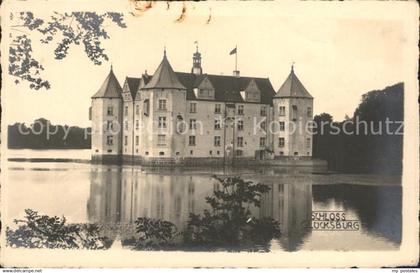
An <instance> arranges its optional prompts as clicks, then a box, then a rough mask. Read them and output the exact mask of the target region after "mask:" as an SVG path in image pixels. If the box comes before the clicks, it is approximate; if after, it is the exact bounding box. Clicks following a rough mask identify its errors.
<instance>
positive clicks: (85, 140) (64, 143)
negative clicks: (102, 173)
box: [7, 118, 91, 149]
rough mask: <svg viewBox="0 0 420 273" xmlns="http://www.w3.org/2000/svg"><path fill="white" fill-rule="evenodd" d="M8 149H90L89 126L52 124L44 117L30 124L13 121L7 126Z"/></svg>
mask: <svg viewBox="0 0 420 273" xmlns="http://www.w3.org/2000/svg"><path fill="white" fill-rule="evenodd" d="M7 133H8V143H7V144H8V147H9V148H10V149H90V145H91V136H90V128H80V127H77V126H67V125H64V126H62V125H53V124H51V123H50V121H49V120H46V119H44V118H40V119H37V120H35V121H34V122H33V124H31V125H30V126H27V125H25V124H24V123H15V124H13V125H9V126H8V132H7Z"/></svg>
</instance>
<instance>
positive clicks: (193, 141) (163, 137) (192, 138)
mask: <svg viewBox="0 0 420 273" xmlns="http://www.w3.org/2000/svg"><path fill="white" fill-rule="evenodd" d="M135 139H136V140H135V141H136V145H139V136H136V138H135ZM157 140H158V141H157V145H158V146H165V145H166V135H158V139H157ZM113 142H114V138H113V136H107V145H108V146H112V145H113V144H114V143H113ZM236 143H237V147H243V146H244V139H243V137H238V138H237V140H236ZM124 145H128V136H125V137H124ZM188 145H189V146H195V145H196V137H195V136H189V139H188ZM265 145H266V138H265V137H261V138H260V147H265ZM284 145H285V140H284V137H279V142H278V147H279V148H284ZM214 146H215V147H220V146H221V137H220V136H215V137H214ZM306 148H311V139H310V138H307V139H306Z"/></svg>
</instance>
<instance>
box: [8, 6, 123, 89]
mask: <svg viewBox="0 0 420 273" xmlns="http://www.w3.org/2000/svg"><path fill="white" fill-rule="evenodd" d="M10 20H11V21H12V22H13V23H14V24H13V25H12V28H11V30H12V32H11V34H10V36H11V40H12V42H11V44H10V47H9V74H10V75H12V76H14V77H15V78H16V79H15V83H16V84H18V83H20V82H21V81H27V82H29V87H30V88H31V89H35V90H39V89H41V88H46V89H49V88H50V87H51V85H50V83H49V81H48V80H46V79H44V78H43V77H42V76H41V72H42V71H43V70H44V67H43V66H42V65H41V63H40V62H39V61H38V60H36V59H35V57H34V56H33V51H32V39H33V38H34V36H36V35H34V32H36V33H38V34H40V38H39V41H40V42H41V43H44V44H50V43H52V42H57V47H56V48H55V50H54V57H55V59H57V60H61V59H63V58H65V57H66V56H67V54H68V51H69V48H70V47H71V46H79V45H83V47H84V51H85V53H86V55H87V57H88V58H89V59H90V60H91V61H92V62H93V63H94V64H95V65H100V64H102V62H103V61H104V60H105V61H107V60H108V56H107V55H106V53H105V50H104V48H102V45H101V41H102V40H104V39H109V38H110V36H109V35H108V32H107V31H106V27H105V22H112V23H114V24H116V25H117V26H119V27H121V28H125V27H126V24H125V23H124V21H123V14H122V13H116V12H106V13H102V14H98V13H96V12H71V13H67V12H66V13H58V12H54V14H53V15H51V16H50V17H49V20H48V21H45V20H44V19H41V18H38V17H36V16H34V14H33V13H32V12H19V13H11V14H10Z"/></svg>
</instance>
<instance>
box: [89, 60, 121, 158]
mask: <svg viewBox="0 0 420 273" xmlns="http://www.w3.org/2000/svg"><path fill="white" fill-rule="evenodd" d="M122 105H123V102H122V88H121V86H120V84H119V82H118V80H117V78H116V77H115V74H114V71H113V70H112V66H111V70H110V71H109V74H108V76H107V77H106V79H105V81H104V82H103V84H102V86H101V87H100V88H99V90H98V91H97V92H96V93H95V94H94V95H93V96H92V108H91V109H92V133H91V134H92V160H93V161H97V162H117V161H119V160H120V159H121V130H120V126H121V122H122V119H121V117H122Z"/></svg>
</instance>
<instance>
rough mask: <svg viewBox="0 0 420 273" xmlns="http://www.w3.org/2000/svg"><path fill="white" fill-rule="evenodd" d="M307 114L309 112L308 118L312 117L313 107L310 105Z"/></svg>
mask: <svg viewBox="0 0 420 273" xmlns="http://www.w3.org/2000/svg"><path fill="white" fill-rule="evenodd" d="M306 114H307V116H308V118H311V117H312V108H311V107H308V109H307V111H306Z"/></svg>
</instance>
